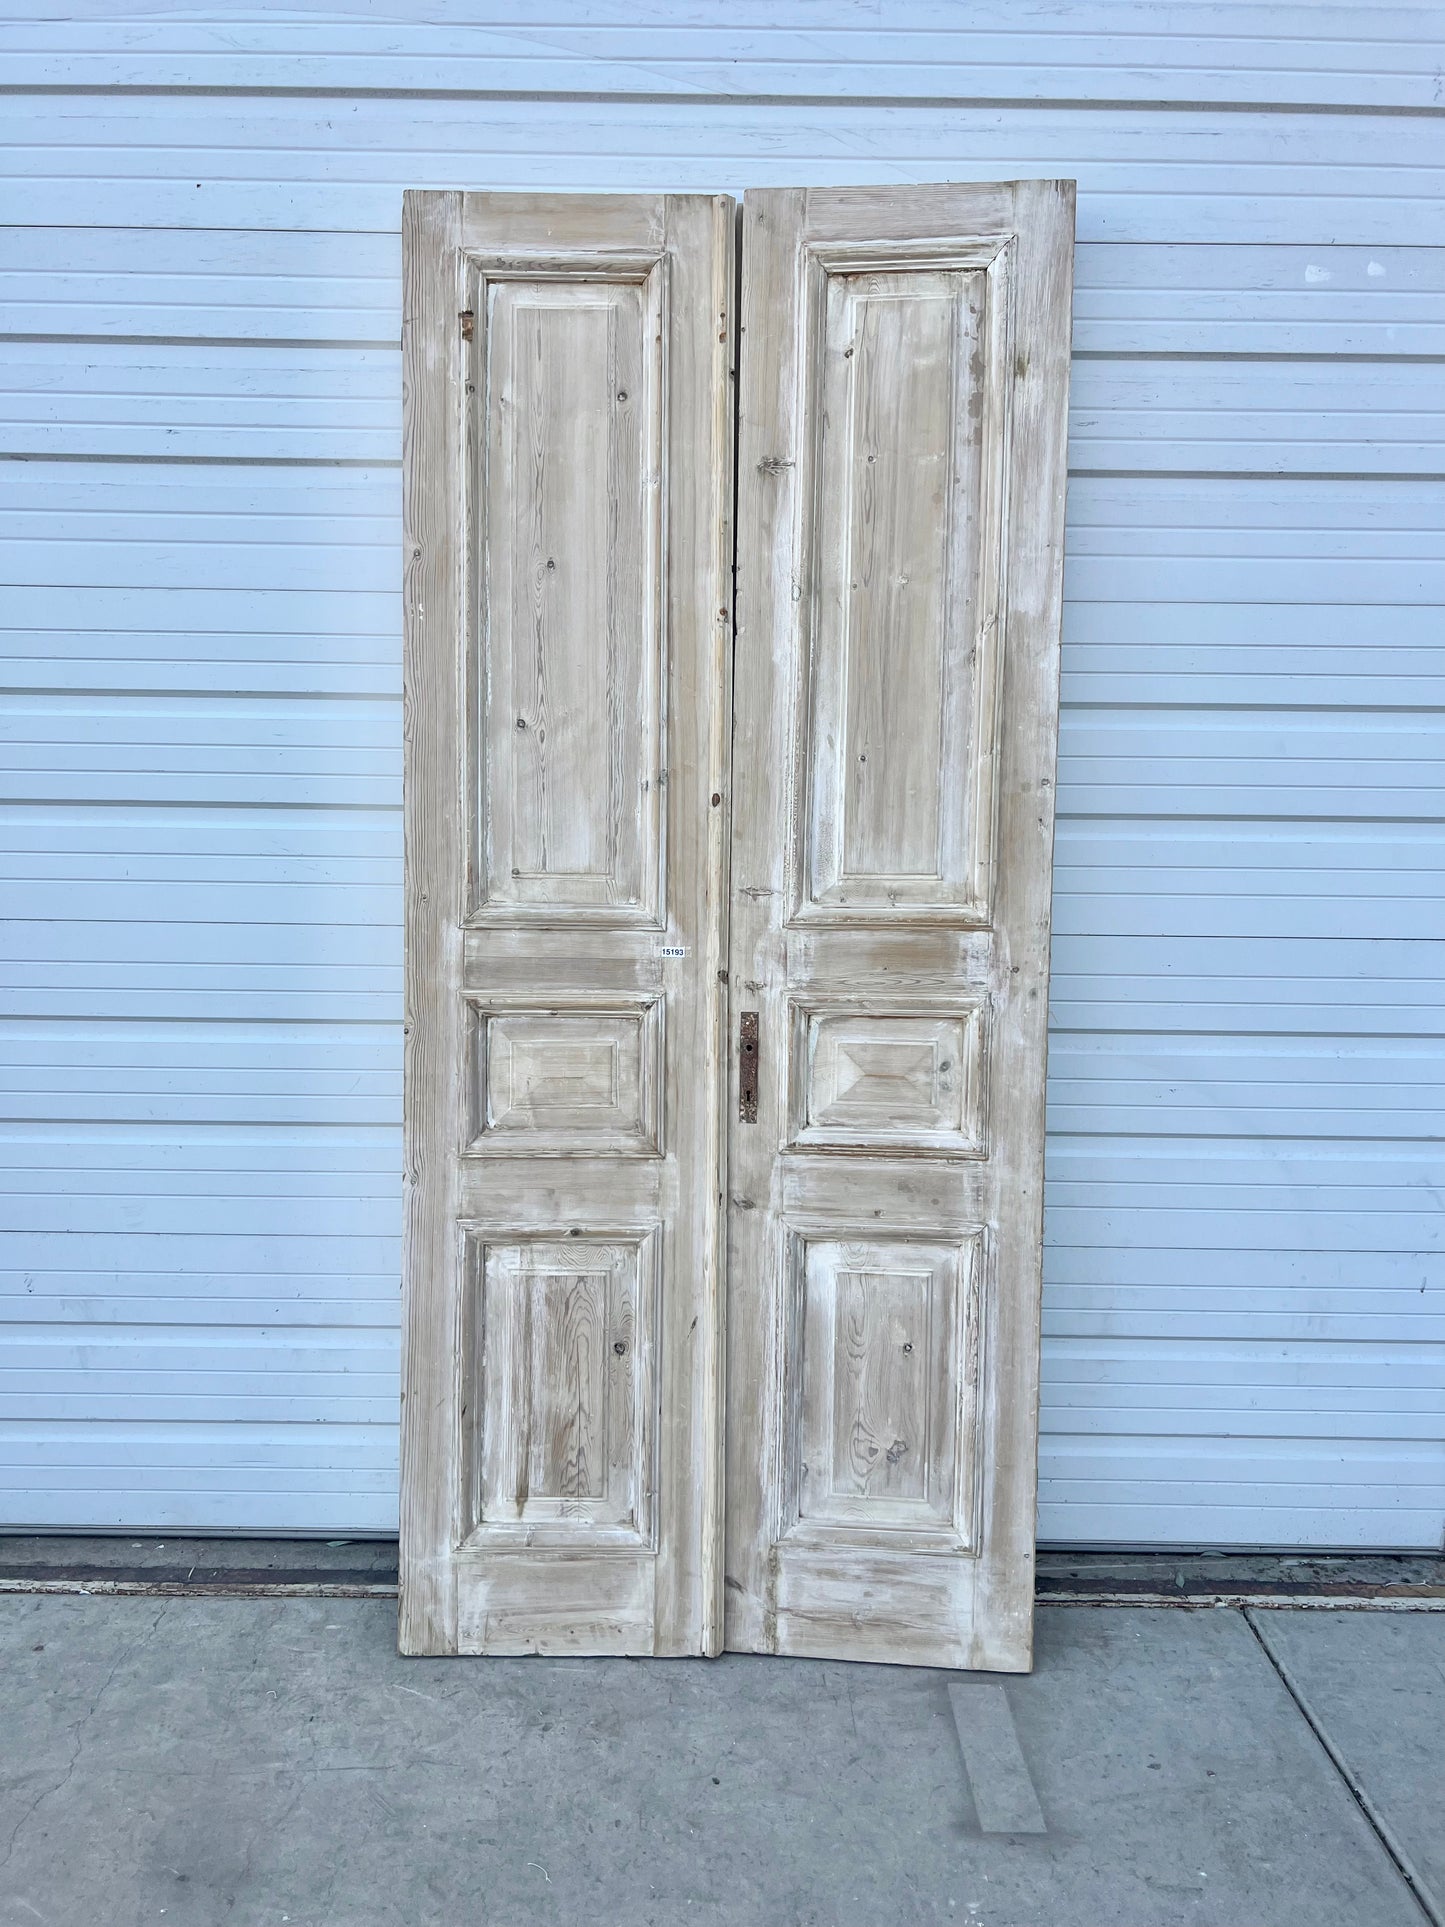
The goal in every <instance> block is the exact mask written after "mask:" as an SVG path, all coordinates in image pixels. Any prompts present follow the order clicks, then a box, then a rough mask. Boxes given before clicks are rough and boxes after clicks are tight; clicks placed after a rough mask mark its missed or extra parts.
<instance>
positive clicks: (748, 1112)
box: [738, 1010, 758, 1124]
mask: <svg viewBox="0 0 1445 1927" xmlns="http://www.w3.org/2000/svg"><path fill="white" fill-rule="evenodd" d="M738 1116H739V1117H740V1118H741V1119H742V1121H743V1123H744V1124H756V1123H757V1121H758V1013H757V1012H756V1011H755V1010H745V1011H743V1013H742V1014H741V1016H740V1017H739V1018H738Z"/></svg>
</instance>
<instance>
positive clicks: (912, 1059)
mask: <svg viewBox="0 0 1445 1927" xmlns="http://www.w3.org/2000/svg"><path fill="white" fill-rule="evenodd" d="M1073 216H1074V196H1073V187H1072V183H1069V182H1050V181H1030V182H1023V183H1017V184H1013V185H1003V186H967V187H964V186H934V187H912V188H872V189H860V190H856V191H854V190H848V189H811V190H807V191H802V190H798V191H792V190H778V191H768V192H763V193H757V194H749V195H747V196H746V197H745V200H744V209H743V296H742V328H743V334H742V351H741V376H740V379H741V407H740V421H739V454H738V459H739V500H738V633H737V653H736V671H735V702H736V716H735V732H734V765H735V772H736V773H735V781H734V798H733V842H732V896H731V958H730V970H731V1002H732V1011H731V1036H732V1038H733V1039H734V1040H735V1042H736V1043H737V1046H738V1050H737V1060H736V1061H737V1063H738V1066H739V1070H738V1072H737V1074H736V1075H735V1080H734V1090H733V1095H732V1102H731V1106H730V1113H731V1119H732V1122H731V1125H730V1137H731V1159H730V1171H729V1179H728V1183H729V1191H730V1211H729V1226H730V1229H729V1239H730V1243H729V1272H728V1291H729V1297H728V1550H727V1643H728V1645H729V1646H731V1647H738V1648H742V1649H745V1650H748V1651H761V1652H778V1653H794V1654H810V1655H816V1656H831V1657H839V1658H850V1659H870V1660H892V1661H900V1662H907V1663H911V1664H923V1665H941V1666H968V1667H985V1668H994V1669H1000V1670H1006V1671H1013V1670H1022V1669H1026V1668H1027V1667H1028V1665H1029V1663H1030V1649H1031V1634H1032V1606H1033V1550H1034V1505H1035V1458H1036V1432H1037V1399H1038V1312H1039V1267H1040V1247H1041V1229H1042V1227H1041V1210H1042V1178H1043V1124H1044V1053H1045V1013H1046V1005H1047V990H1048V947H1049V877H1050V856H1051V847H1052V836H1053V817H1054V807H1053V778H1054V762H1055V741H1056V721H1057V711H1058V696H1057V689H1058V642H1059V605H1060V578H1061V563H1062V550H1063V527H1064V440H1065V404H1066V398H1067V388H1068V357H1069V308H1070V292H1071V279H1072V254H1073ZM754 1082H755V1094H754V1092H753V1090H752V1089H750V1088H749V1087H750V1086H752V1085H753V1084H754Z"/></svg>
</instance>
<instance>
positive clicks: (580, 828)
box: [400, 193, 734, 1653]
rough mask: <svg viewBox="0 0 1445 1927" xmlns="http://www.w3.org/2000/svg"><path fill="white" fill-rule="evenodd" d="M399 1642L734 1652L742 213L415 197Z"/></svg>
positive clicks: (409, 376)
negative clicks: (729, 873) (728, 1225)
mask: <svg viewBox="0 0 1445 1927" xmlns="http://www.w3.org/2000/svg"><path fill="white" fill-rule="evenodd" d="M404 230H405V291H404V379H405V410H404V413H405V448H404V455H405V462H404V468H405V511H404V519H405V542H406V550H405V623H406V672H405V729H406V751H407V788H406V838H407V844H406V863H407V886H406V919H407V1015H406V1068H407V1096H406V1258H405V1268H406V1322H405V1361H404V1384H403V1424H402V1495H403V1497H402V1584H401V1633H400V1637H401V1645H402V1649H403V1651H407V1652H428V1653H447V1652H489V1653H508V1652H549V1653H561V1652H586V1653H684V1652H691V1653H700V1652H715V1651H717V1650H718V1647H719V1645H720V1642H721V1637H722V1566H721V1559H722V1439H721V1404H720V1393H721V1366H722V1357H721V1342H722V1341H721V1319H720V1304H721V1295H720V1283H721V1279H720V1245H721V1240H720V1222H721V1219H720V1201H719V1196H718V1173H719V1171H720V1169H721V1143H720V1138H721V1130H722V1118H721V1111H720V1096H719V1094H720V1090H721V1087H722V1084H723V1081H724V1080H723V1079H722V1077H721V1075H720V1067H719V1051H720V1047H721V1033H720V1023H721V1015H722V1012H721V1004H720V995H721V993H720V989H719V974H720V967H721V964H722V955H721V951H720V942H721V934H722V926H723V916H722V902H723V895H722V893H723V877H724V864H723V859H724V842H723V839H724V823H725V811H724V809H723V807H722V801H723V791H724V788H725V784H724V770H725V764H726V755H727V691H728V681H727V650H728V645H729V641H730V615H731V577H730V571H731V564H732V545H731V503H732V487H733V481H732V458H731V448H732V419H733V400H732V388H731V380H730V376H731V368H732V353H733V346H732V344H733V338H734V328H733V315H732V308H733V291H734V278H733V262H734V211H733V204H732V202H731V201H727V200H723V199H719V198H711V197H703V196H681V197H677V196H662V195H635V196H626V197H601V196H599V197H592V196H587V197H575V198H574V197H566V196H558V195H539V196H527V195H491V194H475V195H473V194H454V193H425V194H412V195H408V196H407V199H406V206H405V215H404Z"/></svg>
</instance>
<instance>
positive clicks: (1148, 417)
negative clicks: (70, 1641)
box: [0, 0, 1445, 1546]
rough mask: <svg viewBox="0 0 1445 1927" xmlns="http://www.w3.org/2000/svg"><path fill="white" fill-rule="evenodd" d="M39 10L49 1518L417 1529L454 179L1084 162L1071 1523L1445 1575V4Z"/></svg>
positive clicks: (21, 999) (39, 1169) (870, 175)
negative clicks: (421, 234) (411, 908)
mask: <svg viewBox="0 0 1445 1927" xmlns="http://www.w3.org/2000/svg"><path fill="white" fill-rule="evenodd" d="M14 11H15V10H14V9H10V8H7V9H6V12H7V13H9V14H11V15H12V18H11V19H10V21H9V22H8V24H6V25H5V27H4V29H3V32H4V39H5V42H6V46H7V48H8V50H9V51H8V54H7V61H6V72H5V82H6V85H7V87H9V88H11V89H19V90H20V91H19V92H17V93H12V95H11V97H10V98H9V100H8V101H7V115H6V132H5V136H4V139H5V155H4V159H5V167H6V170H7V172H8V174H9V175H10V177H11V181H12V188H11V194H10V196H9V198H8V202H7V207H8V215H7V217H6V218H7V219H8V220H9V222H10V223H11V225H10V226H9V227H8V228H7V229H6V230H5V233H4V247H3V255H4V259H3V263H0V303H3V309H0V330H3V332H4V336H5V339H4V341H3V343H0V355H3V365H4V371H5V374H4V381H3V398H0V412H3V425H0V447H3V449H4V451H6V452H8V453H9V454H10V455H11V456H12V457H15V458H17V459H12V460H9V461H7V462H5V463H3V464H0V515H3V531H0V534H3V543H0V580H3V582H4V583H6V584H9V585H12V586H9V587H7V588H6V589H5V591H4V596H3V609H0V624H3V629H4V642H5V646H6V653H7V655H8V657H9V669H8V673H7V676H6V683H7V688H8V691H9V693H8V695H7V700H6V704H5V718H6V729H7V731H8V733H9V736H10V738H11V745H12V746H11V748H10V751H9V754H8V757H7V762H6V776H5V784H6V787H5V792H4V794H5V799H6V800H5V802H4V807H3V813H0V848H3V862H4V865H5V868H6V869H7V870H8V872H9V875H10V878H11V881H10V883H9V885H8V890H7V895H8V902H9V908H10V914H11V916H12V918H13V919H14V921H13V922H12V923H11V924H10V926H9V930H8V933H7V935H6V938H5V942H6V945H7V957H8V961H7V963H6V966H5V967H6V981H7V983H8V985H9V990H8V993H7V1009H8V1013H9V1014H8V1017H7V1018H6V1020H5V1046H6V1047H5V1051H4V1054H3V1056H4V1077H5V1080H6V1096H5V1105H6V1117H7V1118H8V1121H7V1122H5V1123H4V1124H3V1126H0V1129H3V1139H4V1156H3V1158H0V1166H3V1170H0V1184H3V1186H4V1188H5V1191H6V1193H7V1196H6V1199H5V1206H6V1219H5V1222H6V1224H7V1226H8V1233H7V1239H6V1257H5V1260H4V1265H5V1271H4V1279H3V1289H4V1293H5V1296H4V1298H3V1306H4V1316H5V1318H6V1320H7V1321H8V1322H7V1324H6V1330H5V1344H4V1356H3V1366H0V1399H3V1403H0V1460H3V1483H4V1497H3V1506H4V1511H3V1515H0V1516H3V1519H4V1520H7V1521H9V1522H11V1523H14V1524H25V1525H29V1524H40V1525H76V1526H87V1527H93V1526H106V1525H110V1526H127V1527H134V1528H142V1527H163V1528H167V1529H176V1528H180V1527H191V1528H197V1529H227V1528H234V1529H248V1528H249V1529H253V1530H255V1529H268V1528H272V1529H278V1530H295V1531H334V1532H341V1531H347V1530H351V1531H356V1530H366V1529H375V1530H384V1529H386V1528H388V1527H390V1526H391V1525H392V1523H393V1521H394V1515H395V1502H396V1492H395V1482H396V1472H395V1430H394V1416H395V1404H396V1345H397V1267H398V1249H397V1233H398V1221H399V1204H398V1165H399V1142H398V1139H399V1134H398V1129H397V1120H398V1115H399V1073H398V1064H399V975H400V972H399V964H400V954H399V953H400V945H399V935H398V929H397V925H398V921H399V908H400V889H399V866H400V852H399V840H398V815H399V812H398V804H399V780H400V779H399V768H400V756H399V716H398V702H397V694H398V661H399V653H400V649H399V638H400V612H399V598H398V593H397V581H398V576H399V561H398V555H397V542H398V526H399V517H398V480H397V457H398V449H399V418H400V404H399V396H398V354H397V345H396V344H397V339H398V334H399V300H400V295H399V285H398V258H399V243H398V238H397V229H398V221H399V206H400V193H401V189H402V188H403V186H423V185H454V184H456V183H458V182H461V181H465V182H467V183H469V184H474V185H493V186H498V187H517V186H526V185H532V184H535V185H539V186H545V187H547V188H588V187H602V186H608V187H616V188H623V189H625V188H631V187H639V188H640V187H652V186H666V187H673V188H700V189H701V188H707V189H718V188H731V189H739V188H741V187H743V186H745V185H750V184H757V183H768V182H807V181H837V180H850V179H851V180H859V181H864V180H870V181H887V180H895V179H896V180H907V179H920V180H929V179H941V178H955V179H957V178H969V177H990V176H994V177H997V176H1006V175H1012V174H1025V175H1027V174H1074V175H1077V177H1078V179H1079V183H1080V203H1079V205H1080V239H1081V246H1080V250H1079V259H1078V283H1079V291H1078V299H1077V309H1076V345H1077V349H1078V360H1077V365H1076V369H1075V390H1074V400H1075V406H1074V420H1073V444H1072V463H1073V481H1072V484H1071V496H1070V525H1069V528H1070V533H1069V540H1070V554H1069V564H1068V596H1069V602H1068V609H1067V616H1066V628H1065V644H1066V647H1065V689H1064V695H1065V702H1066V709H1065V723H1064V745H1063V763H1062V770H1061V782H1060V796H1059V803H1060V838H1059V849H1058V877H1057V897H1056V912H1055V914H1056V928H1057V933H1058V934H1057V942H1056V949H1055V1010H1054V1018H1055V1031H1054V1040H1053V1054H1052V1081H1051V1091H1052V1105H1051V1126H1052V1140H1051V1179H1052V1185H1051V1190H1050V1194H1049V1207H1050V1209H1049V1248H1048V1256H1047V1266H1046V1298H1045V1320H1046V1324H1045V1330H1046V1334H1047V1336H1046V1356H1045V1407H1044V1420H1043V1423H1044V1432H1045V1436H1044V1459H1043V1467H1044V1483H1043V1493H1042V1501H1043V1512H1042V1531H1043V1534H1044V1536H1045V1537H1046V1538H1047V1539H1050V1540H1054V1541H1116V1542H1117V1541H1124V1542H1161V1541H1163V1542H1195V1543H1249V1542H1254V1543H1262V1544H1305V1543H1310V1544H1335V1545H1376V1546H1390V1545H1399V1546H1423V1545H1433V1544H1437V1543H1439V1541H1440V1538H1441V1531H1442V1517H1445V1448H1442V1443H1441V1441H1442V1436H1445V1391H1442V1383H1445V1369H1442V1365H1445V1317H1442V1309H1441V1304H1442V1301H1441V1283H1440V1273H1439V1270H1438V1262H1439V1261H1438V1250H1439V1224H1440V1216H1439V1205H1440V1189H1439V1187H1440V1161H1439V1137H1440V1122H1441V1119H1440V1109H1441V1105H1440V1077H1439V1074H1440V1066H1441V1056H1442V1044H1441V1035H1442V1029H1445V1023H1442V1016H1441V1010H1442V999H1441V994H1440V993H1441V981H1442V977H1445V969H1442V950H1441V937H1442V934H1445V933H1442V923H1445V916H1442V903H1445V887H1442V886H1445V832H1442V814H1445V812H1442V794H1445V791H1442V783H1441V779H1442V773H1445V772H1442V756H1441V725H1440V712H1441V708H1442V704H1445V665H1442V654H1441V630H1442V625H1441V620H1440V609H1439V605H1440V603H1441V601H1442V600H1445V595H1442V591H1445V480H1442V477H1445V457H1442V434H1441V429H1442V384H1441V359H1442V357H1445V218H1442V213H1441V207H1442V198H1441V190H1442V187H1445V178H1442V177H1445V168H1442V166H1441V144H1440V143H1441V118H1440V116H1441V110H1440V107H1439V104H1438V100H1437V93H1438V80H1437V78H1436V76H1435V74H1434V71H1433V64H1434V62H1435V61H1436V59H1437V54H1438V43H1439V38H1440V35H1439V31H1438V29H1439V25H1440V10H1439V9H1438V8H1434V7H1431V8H1419V7H1413V8H1412V7H1400V8H1394V9H1387V8H1375V7H1366V6H1355V7H1331V6H1318V7H1292V6H1263V5H1254V6H1249V5H1244V6H1240V5H1191V6H1185V5H1182V4H1175V3H1171V4H1158V5H1138V6H1136V5H1131V4H1128V0H1124V3H1123V4H1117V5H1102V4H1087V5H1077V6H1071V5H1068V4H1064V5H1061V6H1058V7H1055V8H1052V9H1050V10H1048V12H1047V13H1039V12H1037V11H1035V12H1033V13H1032V14H1030V15H1028V16H1025V19H1026V24H1025V25H1023V26H1021V25H1020V24H1019V22H1020V16H1019V14H1018V12H1017V10H1016V9H1014V8H1012V7H1007V6H1004V5H1002V4H1001V3H1000V4H998V5H994V6H977V5H958V4H949V3H947V0H908V4H907V5H900V6H897V7H893V8H890V9H886V10H882V11H881V12H880V10H879V9H877V8H876V7H874V6H871V5H863V4H853V3H852V0H829V3H828V4H826V5H810V4H808V3H807V0H767V3H766V4H763V0H739V3H738V4H734V5H730V6H728V7H727V8H726V9H724V8H723V7H721V6H720V5H714V4H712V0H706V3H704V0H689V3H688V4H674V5H670V6H662V5H655V6H652V7H648V6H647V5H645V4H643V0H627V3H626V4H617V5H612V4H606V3H605V0H594V3H591V4H583V0H565V3H559V4H558V5H557V6H554V7H553V8H551V9H550V10H549V11H548V13H547V16H546V18H547V20H549V21H553V22H560V23H561V24H558V25H555V26H548V25H533V26H530V27H529V28H528V30H527V31H526V33H525V35H520V34H519V33H518V32H516V31H515V30H511V29H506V28H503V27H498V28H494V29H486V28H465V27H463V26H461V25H459V23H462V22H464V21H465V20H466V19H467V18H468V17H469V16H470V17H471V18H472V19H475V17H476V15H477V13H478V12H479V11H480V9H479V8H478V7H475V6H461V5H449V4H447V0H436V3H435V4H433V5H430V6H428V7H426V8H424V9H423V8H415V7H407V8H401V7H400V6H398V7H397V8H395V9H394V12H395V13H396V14H398V15H402V16H405V19H406V22H407V24H399V23H398V22H397V21H396V20H394V19H393V20H389V19H388V18H387V16H386V12H385V9H384V8H382V7H380V6H375V5H365V4H363V3H362V0H356V4H355V5H354V6H352V7H350V8H346V7H342V6H323V5H313V6H312V7H311V8H310V9H309V10H308V11H307V12H306V13H305V14H304V15H303V14H300V13H294V14H293V13H288V12H286V11H284V10H282V9H279V8H270V9H264V8H255V9H251V10H249V17H248V18H245V19H238V18H236V17H234V16H233V15H232V14H231V12H230V10H224V13H223V12H222V10H219V9H217V10H214V11H213V13H212V16H211V17H212V19H213V20H218V19H219V20H222V21H223V24H222V25H206V24H202V23H198V21H197V20H196V19H191V20H187V19H183V18H180V17H176V16H167V15H165V14H161V13H156V14H155V15H154V16H153V17H151V18H149V19H144V20H142V19H139V18H137V19H133V20H129V21H127V20H123V19H120V18H118V17H117V15H116V12H115V9H113V8H111V7H100V6H96V7H93V8H85V7H80V8H77V7H75V6H65V7H63V8H62V7H60V6H58V5H56V6H51V7H45V6H40V5H36V6H27V7H26V9H25V15H26V20H25V22H24V23H21V22H18V21H16V20H15V19H14V18H13V13H14ZM129 11H131V12H133V13H138V10H136V9H131V10H129ZM86 12H90V13H92V14H93V15H94V18H91V19H83V18H81V19H77V18H76V17H75V16H76V15H77V14H84V13H86ZM47 13H49V14H54V15H56V16H59V15H62V14H64V15H68V16H70V18H69V19H67V20H62V19H61V18H59V17H56V18H54V19H46V18H44V17H42V16H44V15H45V14H47ZM423 15H424V16H425V17H426V18H427V19H429V20H432V21H435V22H437V23H438V24H436V25H433V26H423V25H419V24H418V20H419V18H420V17H421V16H423ZM200 20H201V22H203V21H204V14H202V15H201V16H200ZM820 21H821V22H822V23H823V25H822V26H821V27H820V25H819V22H820ZM629 23H631V24H630V25H629ZM27 89H34V90H35V91H33V92H27V91H25V90H27ZM57 89H59V90H61V91H55V90H57ZM66 90H73V91H66ZM206 90H214V91H206ZM396 90H401V91H400V92H398V91H396ZM528 95H533V96H547V97H546V98H526V97H525V96H528ZM1091 103H1092V104H1091ZM1121 103H1124V104H1121ZM1128 103H1134V104H1128Z"/></svg>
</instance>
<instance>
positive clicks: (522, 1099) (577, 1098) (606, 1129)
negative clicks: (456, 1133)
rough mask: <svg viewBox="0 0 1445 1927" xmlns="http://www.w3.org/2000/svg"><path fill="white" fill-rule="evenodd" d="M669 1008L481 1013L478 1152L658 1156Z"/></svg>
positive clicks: (476, 1053) (476, 1060)
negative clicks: (664, 1030)
mask: <svg viewBox="0 0 1445 1927" xmlns="http://www.w3.org/2000/svg"><path fill="white" fill-rule="evenodd" d="M661 1044H662V1006H661V1004H660V1003H654V1004H649V1005H647V1006H646V1007H644V1008H640V1009H636V1010H627V1011H609V1010H587V1011H561V1010H545V1011H543V1010H507V1011H500V1010H477V1011H476V1012H475V1033H474V1090H475V1093H476V1109H477V1111H478V1112H479V1116H478V1117H477V1120H476V1124H475V1125H474V1127H473V1135H472V1142H471V1143H470V1144H469V1145H468V1147H467V1148H468V1150H469V1151H472V1152H478V1151H485V1152H500V1153H503V1154H506V1153H512V1154H513V1155H519V1156H521V1155H525V1156H528V1157H547V1156H552V1155H557V1156H560V1155H563V1154H565V1153H568V1152H573V1151H590V1152H593V1153H596V1154H598V1155H602V1156H606V1155H609V1154H611V1155H614V1156H639V1155H640V1156H656V1155H657V1154H658V1153H659V1151H660V1148H661V1122H662V1120H661V1103H662V1063H661Z"/></svg>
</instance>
